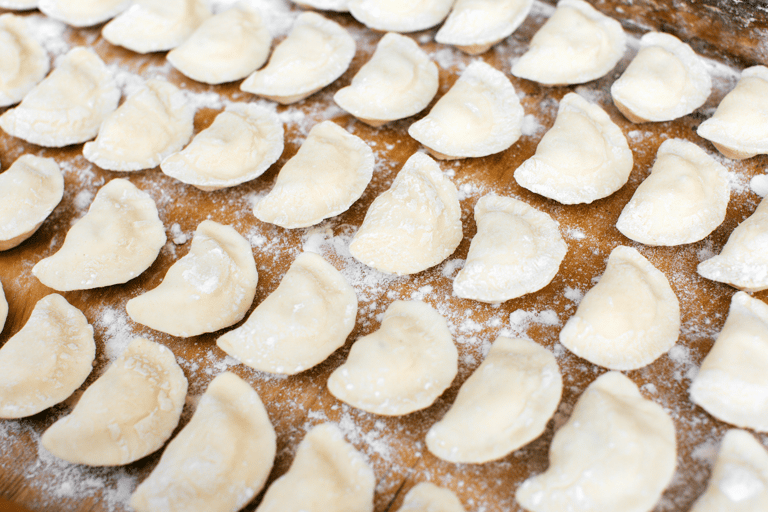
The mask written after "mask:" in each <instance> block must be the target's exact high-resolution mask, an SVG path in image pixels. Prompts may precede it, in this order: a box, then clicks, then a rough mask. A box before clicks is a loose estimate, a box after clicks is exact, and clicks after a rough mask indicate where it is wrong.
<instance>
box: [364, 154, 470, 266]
mask: <svg viewBox="0 0 768 512" xmlns="http://www.w3.org/2000/svg"><path fill="white" fill-rule="evenodd" d="M462 236H463V234H462V227H461V207H460V206H459V195H458V192H457V190H456V186H455V185H454V184H453V183H452V182H451V181H450V180H449V179H448V178H447V177H446V176H445V175H444V174H443V172H442V171H441V170H440V167H439V166H438V165H437V163H436V162H435V161H434V160H432V159H431V158H429V157H428V156H427V155H425V154H424V153H415V154H414V155H413V156H411V157H410V158H409V159H408V161H406V162H405V165H403V168H402V169H401V170H400V172H399V173H398V175H397V177H395V180H394V181H393V182H392V186H391V187H390V188H389V190H387V191H386V192H384V193H383V194H381V195H380V196H379V197H377V198H376V199H375V200H374V201H373V203H372V204H371V206H370V207H369V208H368V212H367V213H366V214H365V219H364V220H363V225H362V226H360V229H359V230H358V231H357V233H356V234H355V237H354V238H353V239H352V242H351V243H350V245H349V251H350V253H352V256H354V257H355V258H356V259H357V260H359V261H361V262H363V263H365V264H366V265H368V266H369V267H373V268H375V269H377V270H381V271H382V272H390V273H393V274H398V275H405V274H415V273H416V272H421V271H422V270H426V269H428V268H429V267H432V266H434V265H437V264H438V263H440V262H441V261H443V260H444V259H445V258H447V257H448V256H450V255H451V253H453V251H454V250H455V249H456V247H458V245H459V243H460V242H461V238H462Z"/></svg>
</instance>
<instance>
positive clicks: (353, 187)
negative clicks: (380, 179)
mask: <svg viewBox="0 0 768 512" xmlns="http://www.w3.org/2000/svg"><path fill="white" fill-rule="evenodd" d="M373 165H374V157H373V151H372V150H371V148H370V147H369V146H368V144H366V143H365V141H364V140H362V139H361V138H359V137H356V136H355V135H352V134H351V133H349V132H348V131H346V130H345V129H344V128H342V127H340V126H339V125H337V124H336V123H334V122H332V121H324V122H322V123H320V124H317V125H315V126H314V127H313V128H312V130H310V132H309V135H308V136H307V138H306V140H305V141H304V143H302V145H301V147H300V148H299V151H298V152H297V153H296V155H295V156H294V157H293V158H291V159H290V160H288V161H287V162H286V163H285V165H284V166H283V168H282V169H280V173H279V174H278V175H277V181H276V182H275V186H274V188H273V189H272V190H271V191H270V192H269V194H267V195H266V196H265V197H263V198H261V199H260V200H259V201H258V202H256V204H255V205H254V207H253V214H254V215H255V216H256V218H257V219H259V220H260V221H262V222H269V223H271V224H277V225H278V226H281V227H284V228H288V229H293V228H302V227H307V226H313V225H315V224H318V223H319V222H321V221H322V220H323V219H327V218H330V217H335V216H336V215H339V214H340V213H342V212H345V211H347V210H348V209H349V207H350V206H352V203H354V202H355V201H357V200H358V199H360V196H362V195H363V192H364V191H365V187H367V186H368V183H370V181H371V178H372V177H373Z"/></svg>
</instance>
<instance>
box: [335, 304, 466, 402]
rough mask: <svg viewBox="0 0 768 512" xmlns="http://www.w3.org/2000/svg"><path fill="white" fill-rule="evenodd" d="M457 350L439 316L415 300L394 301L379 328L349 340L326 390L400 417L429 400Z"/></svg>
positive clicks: (441, 386)
mask: <svg viewBox="0 0 768 512" xmlns="http://www.w3.org/2000/svg"><path fill="white" fill-rule="evenodd" d="M458 357H459V356H458V351H457V350H456V346H455V345H454V344H453V337H452V336H451V333H450V332H449V331H448V325H447V323H446V321H445V319H444V318H443V317H442V316H441V315H440V313H438V312H437V311H435V310H434V309H433V308H432V307H431V306H429V305H428V304H426V303H424V302H420V301H407V302H406V301H401V300H398V301H395V302H393V303H392V304H390V306H389V307H388V308H387V311H386V312H385V313H384V318H383V319H382V320H381V326H380V327H379V330H377V331H374V332H373V333H371V334H369V335H367V336H363V337H362V338H360V339H359V340H357V341H356V342H355V344H354V345H352V350H351V351H350V352H349V357H348V358H347V360H346V362H345V363H344V364H343V365H341V366H339V367H338V368H337V369H336V370H334V372H333V373H332V374H331V376H330V378H329V379H328V390H329V391H330V392H331V393H332V394H333V396H335V397H336V398H338V399H339V400H341V401H343V402H346V403H348V404H349V405H351V406H353V407H357V408H358V409H362V410H364V411H367V412H372V413H374V414H382V415H384V416H401V415H403V414H408V413H411V412H413V411H418V410H420V409H424V408H426V407H429V406H430V405H432V402H434V401H435V399H437V397H438V396H440V395H441V394H442V393H443V391H445V390H446V389H447V388H448V386H450V385H451V382H452V381H453V378H454V377H455V376H456V372H457V371H458Z"/></svg>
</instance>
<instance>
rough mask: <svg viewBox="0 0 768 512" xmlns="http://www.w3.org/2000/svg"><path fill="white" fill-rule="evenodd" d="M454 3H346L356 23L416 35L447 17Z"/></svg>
mask: <svg viewBox="0 0 768 512" xmlns="http://www.w3.org/2000/svg"><path fill="white" fill-rule="evenodd" d="M453 2H454V0H349V12H350V13H352V16H354V17H355V19H356V20H357V21H359V22H360V23H362V24H363V25H365V26H367V27H368V28H372V29H373V30H379V31H381V32H388V31H392V32H416V31H418V30H425V29H428V28H432V27H434V26H435V25H437V24H439V23H440V22H441V21H443V20H444V19H445V17H446V16H448V12H449V11H450V10H451V6H452V5H453Z"/></svg>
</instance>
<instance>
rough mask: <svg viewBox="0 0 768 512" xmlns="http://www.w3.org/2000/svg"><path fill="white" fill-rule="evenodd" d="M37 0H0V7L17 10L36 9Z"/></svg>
mask: <svg viewBox="0 0 768 512" xmlns="http://www.w3.org/2000/svg"><path fill="white" fill-rule="evenodd" d="M38 1H39V0H0V7H2V8H3V9H11V10H18V11H26V10H29V9H36V8H37V3H38Z"/></svg>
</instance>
